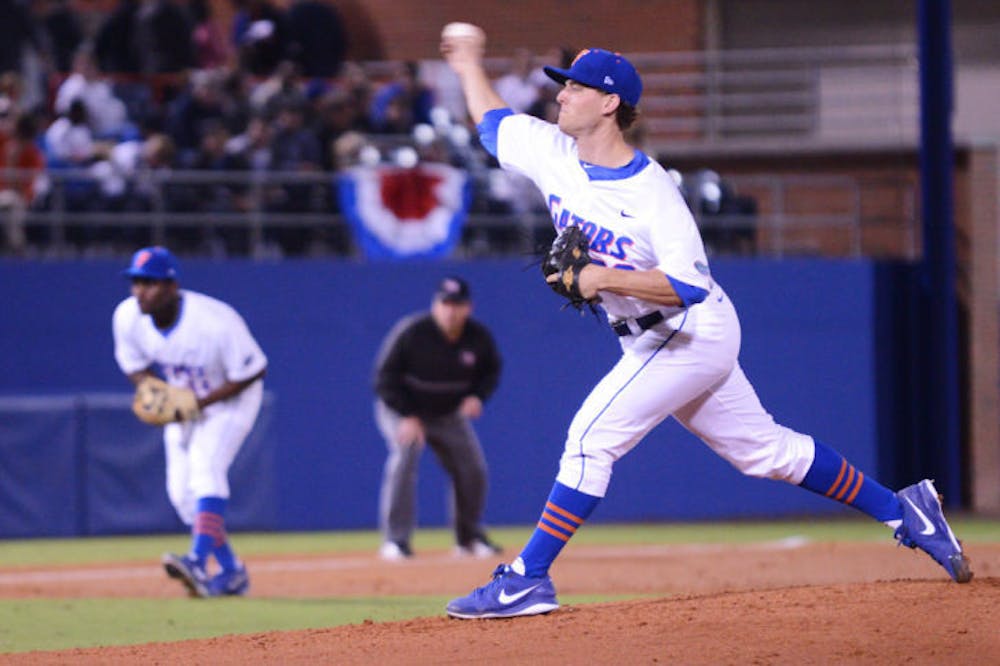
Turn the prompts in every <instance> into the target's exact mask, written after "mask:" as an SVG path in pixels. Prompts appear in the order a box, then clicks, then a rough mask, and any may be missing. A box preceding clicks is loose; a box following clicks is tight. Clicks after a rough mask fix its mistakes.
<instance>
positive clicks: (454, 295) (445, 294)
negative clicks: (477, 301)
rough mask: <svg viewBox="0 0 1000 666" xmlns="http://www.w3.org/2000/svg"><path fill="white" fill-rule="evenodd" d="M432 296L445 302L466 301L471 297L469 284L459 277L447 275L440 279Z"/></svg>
mask: <svg viewBox="0 0 1000 666" xmlns="http://www.w3.org/2000/svg"><path fill="white" fill-rule="evenodd" d="M434 298H435V299H436V300H439V301H444V302H445V303H467V302H469V301H470V300H471V299H472V294H471V293H470V292H469V284H468V283H467V282H466V281H465V280H463V279H462V278H460V277H455V276H449V277H446V278H444V279H443V280H441V284H439V285H438V288H437V291H435V292H434Z"/></svg>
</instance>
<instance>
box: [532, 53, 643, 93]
mask: <svg viewBox="0 0 1000 666" xmlns="http://www.w3.org/2000/svg"><path fill="white" fill-rule="evenodd" d="M544 69H545V73H546V74H548V76H549V78H550V79H552V80H553V81H555V82H557V83H565V82H566V79H573V80H574V81H577V82H579V83H582V84H583V85H585V86H589V87H590V88H597V89H598V90H603V91H604V92H606V93H613V94H615V95H618V96H619V97H621V98H622V100H624V101H625V103H626V104H628V105H629V106H633V107H634V106H637V105H638V104H639V97H640V96H642V79H640V78H639V73H638V72H637V71H635V67H633V66H632V63H630V62H629V61H628V60H627V59H626V58H625V56H623V55H622V54H621V53H612V52H611V51H605V50H604V49H584V50H583V51H580V52H579V53H578V54H577V56H576V58H575V59H574V60H573V64H572V65H570V68H569V69H560V68H558V67H545V68H544Z"/></svg>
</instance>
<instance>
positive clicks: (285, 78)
mask: <svg viewBox="0 0 1000 666" xmlns="http://www.w3.org/2000/svg"><path fill="white" fill-rule="evenodd" d="M304 102H305V93H304V92H303V91H302V89H301V87H300V85H299V76H298V70H297V68H296V65H295V63H294V62H292V61H291V60H284V61H282V62H281V63H279V64H278V66H277V67H275V68H274V71H272V72H271V74H270V76H268V77H267V78H266V79H264V80H263V81H261V82H260V83H259V84H257V86H255V87H254V88H253V89H252V90H251V91H250V108H251V109H253V110H254V111H255V112H257V113H267V114H272V115H273V114H276V113H277V111H278V109H279V108H281V107H282V106H283V105H285V104H289V103H296V104H299V103H304Z"/></svg>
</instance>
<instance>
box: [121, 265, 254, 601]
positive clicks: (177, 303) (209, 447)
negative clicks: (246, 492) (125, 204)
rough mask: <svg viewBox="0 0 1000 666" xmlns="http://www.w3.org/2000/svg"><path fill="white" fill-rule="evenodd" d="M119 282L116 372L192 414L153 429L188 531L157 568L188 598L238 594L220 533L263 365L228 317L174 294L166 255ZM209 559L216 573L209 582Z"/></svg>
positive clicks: (242, 582)
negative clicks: (160, 388) (158, 388)
mask: <svg viewBox="0 0 1000 666" xmlns="http://www.w3.org/2000/svg"><path fill="white" fill-rule="evenodd" d="M124 274H125V276H126V277H128V278H129V279H130V280H131V283H132V296H131V297H129V298H127V299H125V300H124V301H122V302H121V303H119V304H118V307H117V308H115V312H114V316H113V318H112V329H113V332H114V341H115V360H116V361H117V362H118V366H119V367H120V368H121V370H122V372H124V373H125V374H126V375H127V376H128V378H129V379H130V380H131V381H132V382H133V383H138V382H139V380H140V379H141V378H142V377H143V376H144V375H146V374H153V373H154V372H157V373H161V374H162V375H163V379H165V380H166V381H167V382H168V383H169V384H173V385H175V386H182V387H186V388H189V389H191V390H192V391H194V393H195V395H196V396H197V397H198V407H199V409H200V411H201V414H200V416H199V417H198V418H197V419H196V420H194V421H188V422H183V423H170V424H168V425H167V426H165V427H164V429H163V443H164V448H165V450H166V469H167V495H168V496H169V497H170V502H171V504H173V506H174V509H175V510H176V511H177V515H178V516H180V518H181V520H182V521H184V523H185V524H186V525H190V526H191V550H190V552H189V553H188V554H186V555H180V556H178V555H174V554H172V553H167V554H166V555H164V556H163V564H164V568H165V569H166V571H167V573H168V574H169V575H170V576H171V577H172V578H176V579H178V580H180V582H181V583H182V584H183V585H184V586H185V587H186V588H187V589H188V592H189V593H190V594H191V595H192V596H198V597H207V596H221V595H238V594H245V593H246V591H247V589H248V587H249V582H250V579H249V577H248V575H247V571H246V567H245V566H244V564H243V563H242V562H240V561H239V559H238V558H237V557H236V555H235V553H234V552H233V550H232V547H231V545H230V543H229V540H228V538H227V537H226V531H225V510H226V505H227V504H228V501H229V480H228V473H229V466H230V465H231V464H232V462H233V459H234V458H235V457H236V454H237V453H238V452H239V450H240V447H241V446H242V445H243V441H244V440H245V439H246V437H247V435H248V434H249V433H250V430H251V428H252V427H253V424H254V421H256V419H257V413H258V412H259V411H260V404H261V398H262V396H263V390H264V389H263V382H262V381H261V379H262V378H263V376H264V373H265V371H266V368H267V358H266V357H265V356H264V352H262V351H261V349H260V346H259V345H258V344H257V342H256V340H254V338H253V335H251V333H250V330H249V329H248V328H247V325H246V323H245V322H244V321H243V318H242V317H240V315H239V314H238V313H237V312H236V310H234V309H233V308H232V307H230V306H229V305H227V304H226V303H223V302H222V301H219V300H216V299H214V298H212V297H210V296H206V295H204V294H200V293H197V292H194V291H188V290H186V289H185V290H182V289H180V288H179V286H178V278H179V268H178V264H177V260H176V259H175V257H174V255H173V254H171V253H170V251H169V250H167V249H166V248H163V247H149V248H143V249H141V250H139V251H138V252H136V253H135V255H134V256H133V257H132V262H131V264H130V266H129V268H128V269H126V270H125V272H124ZM210 557H214V559H215V560H216V562H217V564H218V568H219V571H218V573H216V574H215V575H214V576H212V577H209V575H208V572H207V563H208V560H209V558H210Z"/></svg>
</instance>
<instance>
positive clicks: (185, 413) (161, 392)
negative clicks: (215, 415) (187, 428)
mask: <svg viewBox="0 0 1000 666" xmlns="http://www.w3.org/2000/svg"><path fill="white" fill-rule="evenodd" d="M132 413H133V414H135V415H136V417H137V418H138V419H139V420H140V421H142V422H143V423H148V424H150V425H166V424H167V423H173V422H174V421H193V420H195V419H197V418H198V417H199V416H201V410H200V409H198V398H197V397H196V396H195V394H194V391H192V390H191V389H186V388H182V387H180V386H171V385H170V384H168V383H166V382H165V381H163V380H162V379H159V378H157V377H153V376H147V377H143V378H142V380H141V381H140V382H139V384H138V385H137V386H136V387H135V396H134V397H133V398H132Z"/></svg>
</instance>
